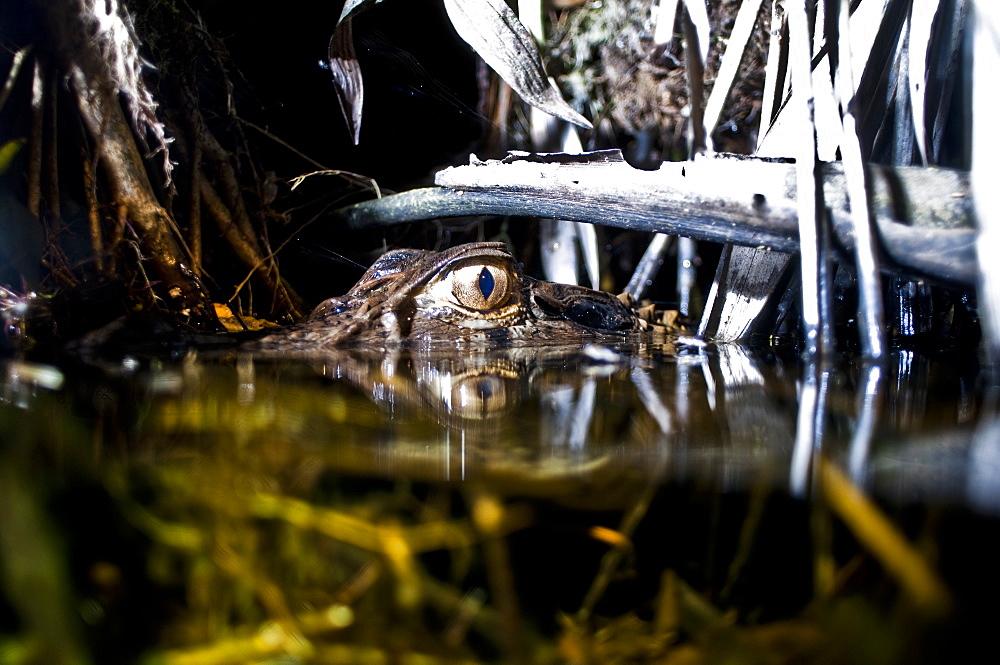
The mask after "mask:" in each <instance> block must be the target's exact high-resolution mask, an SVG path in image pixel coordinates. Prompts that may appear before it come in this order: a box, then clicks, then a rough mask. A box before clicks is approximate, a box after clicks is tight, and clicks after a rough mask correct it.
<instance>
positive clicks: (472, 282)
mask: <svg viewBox="0 0 1000 665" xmlns="http://www.w3.org/2000/svg"><path fill="white" fill-rule="evenodd" d="M451 278H452V293H454V294H455V298H457V299H458V302H459V304H461V305H462V306H464V307H468V308H469V309H480V310H484V309H494V308H495V307H499V306H501V305H503V304H505V303H506V302H507V300H508V299H509V298H510V289H511V282H510V277H509V276H508V275H507V271H505V270H503V269H501V268H498V267H497V266H491V265H483V264H478V265H470V266H464V267H462V268H459V269H457V270H455V271H453V272H452V275H451Z"/></svg>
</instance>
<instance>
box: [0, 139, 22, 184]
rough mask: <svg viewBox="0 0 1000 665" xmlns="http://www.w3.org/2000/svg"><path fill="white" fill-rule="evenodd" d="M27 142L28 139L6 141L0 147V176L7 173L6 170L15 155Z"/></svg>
mask: <svg viewBox="0 0 1000 665" xmlns="http://www.w3.org/2000/svg"><path fill="white" fill-rule="evenodd" d="M27 142H28V139H26V138H24V137H21V138H19V139H12V140H10V141H7V142H6V143H4V144H3V145H2V146H0V175H3V174H4V173H6V172H7V169H9V168H10V165H11V163H12V162H13V161H14V158H15V157H17V153H19V152H21V148H23V147H24V144H25V143H27Z"/></svg>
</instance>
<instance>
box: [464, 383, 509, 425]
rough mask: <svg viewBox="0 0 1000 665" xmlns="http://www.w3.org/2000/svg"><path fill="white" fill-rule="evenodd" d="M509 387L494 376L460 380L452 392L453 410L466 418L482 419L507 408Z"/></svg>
mask: <svg viewBox="0 0 1000 665" xmlns="http://www.w3.org/2000/svg"><path fill="white" fill-rule="evenodd" d="M507 398H508V396H507V386H506V384H505V383H504V380H503V379H502V378H501V377H499V376H496V375H493V374H478V375H475V376H468V377H464V378H462V379H460V380H459V381H457V382H456V383H455V385H454V386H453V387H452V390H451V404H452V409H454V410H455V412H456V413H459V414H461V415H462V416H464V417H466V418H481V417H485V416H487V415H489V414H491V413H497V412H499V411H501V410H503V409H504V408H505V407H506V406H507Z"/></svg>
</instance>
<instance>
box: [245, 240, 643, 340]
mask: <svg viewBox="0 0 1000 665" xmlns="http://www.w3.org/2000/svg"><path fill="white" fill-rule="evenodd" d="M647 327H649V326H648V324H647V322H646V321H644V320H642V318H641V317H640V316H638V315H637V314H636V313H635V312H634V311H633V310H632V309H631V308H629V307H626V306H625V305H624V304H623V303H622V302H621V301H620V300H619V299H618V298H616V297H615V296H613V295H610V294H608V293H604V292H601V291H594V290H592V289H587V288H583V287H579V286H569V285H565V284H554V283H551V282H545V281H541V280H536V279H532V278H531V277H528V276H526V275H524V274H523V273H522V272H521V269H520V268H519V267H518V265H517V263H516V262H515V261H514V258H513V256H511V254H510V252H508V251H507V249H506V248H505V246H504V244H503V243H499V242H480V243H472V244H467V245H460V246H458V247H453V248H451V249H447V250H444V251H441V252H434V251H425V250H415V249H399V250H394V251H390V252H387V253H386V254H383V255H382V256H381V257H380V258H379V259H378V260H377V261H376V262H375V264H374V265H372V267H371V268H370V269H369V270H368V272H366V273H365V274H364V276H363V277H362V278H361V279H360V281H358V283H357V284H356V285H355V286H354V288H353V289H351V291H350V292H349V293H347V294H346V295H344V296H342V297H339V298H330V299H329V300H326V301H324V302H323V303H321V304H320V305H319V306H318V307H317V308H316V309H315V310H314V311H313V312H312V314H310V315H309V316H308V317H306V318H305V319H303V320H302V321H300V322H299V323H297V324H295V325H292V326H289V327H288V328H285V329H283V330H282V331H280V332H276V333H274V334H272V335H269V336H268V337H267V338H266V339H263V340H259V341H258V342H257V346H261V347H264V348H270V349H295V350H309V349H321V348H325V347H334V346H343V345H351V344H381V345H401V344H406V345H427V344H434V345H438V344H442V345H453V344H456V343H457V344H462V343H468V344H479V343H496V344H506V343H515V344H525V343H526V344H572V343H576V342H579V341H582V340H585V339H595V338H607V337H609V336H611V337H615V338H618V339H621V338H623V337H624V336H625V334H626V333H629V332H632V331H638V330H640V329H646V328H647Z"/></svg>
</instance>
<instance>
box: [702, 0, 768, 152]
mask: <svg viewBox="0 0 1000 665" xmlns="http://www.w3.org/2000/svg"><path fill="white" fill-rule="evenodd" d="M761 3H762V0H743V3H742V4H741V5H740V9H739V12H738V13H737V14H736V23H735V24H734V25H733V31H732V33H730V35H729V42H728V43H727V44H726V52H725V53H724V54H723V56H722V64H721V65H720V66H719V74H718V76H716V78H715V85H714V86H713V87H712V92H711V94H710V95H709V96H708V103H707V104H706V105H705V130H706V132H707V133H708V136H711V135H712V132H714V131H715V127H716V125H718V124H719V116H721V115H722V107H723V106H724V105H725V103H726V97H728V96H729V91H730V90H731V89H732V87H733V82H734V81H735V80H736V72H737V71H739V67H740V62H741V61H742V60H743V55H744V54H745V53H746V48H747V44H749V43H750V35H752V34H753V29H754V26H755V25H756V23H757V13H758V10H759V9H760V6H761Z"/></svg>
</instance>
